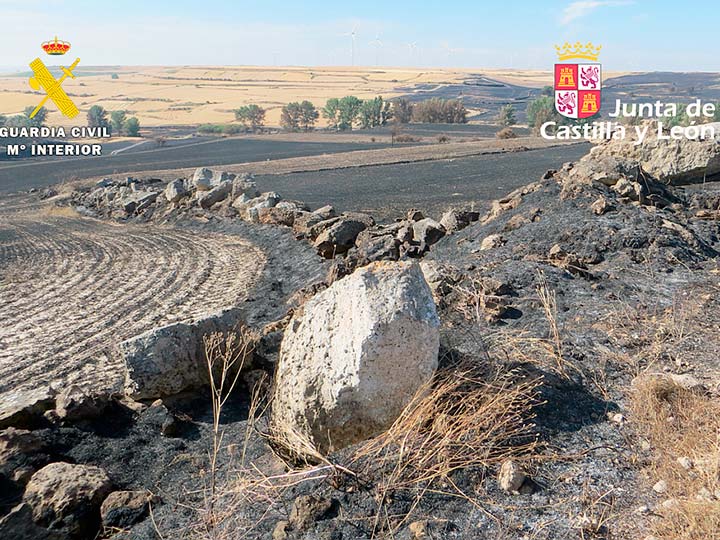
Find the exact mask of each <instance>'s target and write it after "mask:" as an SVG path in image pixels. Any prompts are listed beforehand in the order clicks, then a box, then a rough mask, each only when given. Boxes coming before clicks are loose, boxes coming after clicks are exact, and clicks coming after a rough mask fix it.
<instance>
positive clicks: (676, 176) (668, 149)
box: [590, 124, 720, 184]
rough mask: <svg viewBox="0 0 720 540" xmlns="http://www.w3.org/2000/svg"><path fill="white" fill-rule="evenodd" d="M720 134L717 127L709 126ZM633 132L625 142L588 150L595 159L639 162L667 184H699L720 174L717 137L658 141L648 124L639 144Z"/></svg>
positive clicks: (653, 127) (622, 140)
mask: <svg viewBox="0 0 720 540" xmlns="http://www.w3.org/2000/svg"><path fill="white" fill-rule="evenodd" d="M712 125H713V126H714V127H715V130H716V132H717V133H718V135H720V124H712ZM634 131H635V130H634V129H633V130H628V135H627V137H626V138H625V139H611V140H603V141H602V142H600V143H599V144H598V145H597V146H595V147H593V148H592V150H591V151H590V156H591V158H592V159H594V160H600V159H602V158H605V157H614V158H618V159H621V160H625V161H631V162H633V161H634V162H637V163H639V164H640V165H641V166H642V168H643V170H644V171H645V172H648V173H650V174H651V175H652V176H654V177H655V178H657V179H658V180H660V181H661V182H664V183H666V184H682V183H687V182H702V181H703V180H704V179H705V178H707V177H710V176H713V175H716V174H720V144H718V140H717V138H715V139H713V138H708V139H700V138H698V139H688V138H686V137H682V138H680V139H670V140H668V139H660V138H658V136H657V127H656V126H655V125H649V127H648V133H647V136H646V138H645V140H644V141H643V142H642V143H641V144H637V145H636V144H635V143H636V142H637V137H636V136H634V135H633V134H634Z"/></svg>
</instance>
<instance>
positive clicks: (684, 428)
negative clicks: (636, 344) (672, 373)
mask: <svg viewBox="0 0 720 540" xmlns="http://www.w3.org/2000/svg"><path fill="white" fill-rule="evenodd" d="M631 407H632V409H631V410H632V415H633V420H634V422H635V424H636V429H637V430H638V432H639V433H640V434H641V435H642V436H644V437H645V438H646V439H647V440H648V441H649V443H650V447H651V451H652V453H653V460H652V461H651V463H650V465H649V467H648V474H649V476H650V480H651V482H653V483H655V482H657V481H659V480H664V481H665V482H666V483H667V490H666V491H665V493H664V494H663V497H664V498H665V499H667V500H668V501H669V502H666V503H665V504H664V505H662V506H661V507H660V509H659V510H658V513H659V514H660V516H659V518H658V519H656V520H655V521H654V522H653V529H654V530H653V534H654V535H655V536H656V537H657V538H658V539H660V540H707V539H710V538H717V537H718V531H720V402H718V400H717V398H713V397H711V396H708V395H705V394H703V393H701V392H698V391H695V390H689V389H686V388H683V387H682V386H679V385H678V384H676V383H675V382H673V381H672V380H671V379H669V378H665V377H662V376H644V377H641V378H639V379H638V380H636V382H635V384H634V385H633V393H632V400H631ZM679 459H680V461H679ZM686 459H687V460H689V461H686ZM681 461H682V462H684V463H685V466H683V464H682V463H681ZM688 466H689V468H687V467H688Z"/></svg>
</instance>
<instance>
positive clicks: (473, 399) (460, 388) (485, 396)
mask: <svg viewBox="0 0 720 540" xmlns="http://www.w3.org/2000/svg"><path fill="white" fill-rule="evenodd" d="M514 375H515V373H506V374H503V375H498V376H496V377H494V378H493V379H492V380H491V381H490V382H488V381H487V379H486V377H485V374H483V373H481V371H480V368H479V367H478V363H477V362H472V361H460V362H459V363H458V364H456V365H455V366H452V367H449V368H443V369H441V370H439V371H438V372H437V373H436V376H435V377H434V379H433V380H432V381H431V382H430V383H428V384H427V385H426V386H425V387H424V388H422V389H420V391H418V392H417V394H416V395H415V397H414V398H413V400H412V401H411V402H410V404H409V405H408V406H407V407H406V408H405V410H404V412H403V413H402V414H401V416H400V417H399V418H398V419H397V421H396V422H395V423H394V424H393V425H392V427H391V428H390V429H389V430H388V431H387V432H385V433H383V434H382V435H380V436H378V437H376V438H375V439H373V440H371V441H369V442H368V443H367V444H365V445H363V446H361V447H360V448H359V449H358V450H357V451H356V452H355V454H354V455H353V457H352V460H351V463H352V465H351V467H352V468H354V469H355V470H356V471H358V472H359V475H360V477H363V478H368V479H372V480H373V481H374V484H375V486H376V489H377V492H378V493H377V497H376V499H377V500H378V501H380V510H379V511H378V514H377V518H376V522H375V531H376V532H377V531H378V529H379V528H383V527H384V528H386V529H389V530H391V531H392V530H397V529H398V528H400V527H401V526H402V525H403V523H405V521H407V519H408V518H409V516H410V515H411V513H412V511H411V512H409V513H408V514H407V515H406V516H405V517H404V518H403V519H402V520H400V522H399V523H394V524H390V523H389V522H388V523H384V524H383V525H382V526H381V524H380V519H381V516H382V515H383V514H384V513H385V514H386V512H385V510H384V508H383V507H384V506H385V505H386V501H389V500H391V499H392V494H393V493H395V492H397V491H406V492H411V493H414V494H416V495H415V497H416V500H415V503H414V504H413V507H414V506H416V505H417V504H418V503H419V502H420V500H421V499H422V498H423V497H424V495H425V494H426V493H438V490H442V489H443V488H442V487H440V486H441V485H449V486H451V487H450V493H448V494H449V495H452V496H457V497H461V498H463V499H466V500H468V501H470V502H471V503H473V504H478V503H477V502H476V501H475V499H474V496H473V495H470V494H467V493H465V492H464V491H463V490H462V489H461V488H460V487H458V486H457V485H456V484H455V483H454V482H453V479H452V475H453V473H454V472H456V471H458V470H464V471H466V472H467V471H472V470H478V469H479V470H484V469H486V468H488V467H490V466H493V465H496V464H499V463H501V462H502V461H504V460H506V459H508V458H510V457H516V456H522V455H529V454H531V453H532V452H533V451H534V450H535V449H536V447H537V441H536V439H535V438H534V437H532V436H531V435H532V424H531V423H530V421H531V419H532V410H531V409H532V407H533V405H534V404H535V403H536V402H537V399H536V388H537V387H538V386H539V384H540V383H539V381H524V382H514V381H513V376H514Z"/></svg>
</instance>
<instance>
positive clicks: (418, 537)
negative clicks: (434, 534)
mask: <svg viewBox="0 0 720 540" xmlns="http://www.w3.org/2000/svg"><path fill="white" fill-rule="evenodd" d="M427 528H428V523H427V521H413V522H412V523H411V524H410V525H409V526H408V529H409V530H410V533H411V534H412V540H423V539H424V538H428V532H427Z"/></svg>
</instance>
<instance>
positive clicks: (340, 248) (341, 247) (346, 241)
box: [314, 213, 374, 259]
mask: <svg viewBox="0 0 720 540" xmlns="http://www.w3.org/2000/svg"><path fill="white" fill-rule="evenodd" d="M333 219H335V220H336V221H334V222H333V224H332V225H331V226H330V227H328V228H327V229H326V230H325V231H323V232H322V233H320V234H319V235H318V236H317V238H316V239H315V244H314V245H315V248H316V249H317V250H318V253H319V254H320V255H322V256H323V257H325V258H326V259H331V258H333V257H334V256H335V255H341V254H343V253H346V252H347V251H348V250H349V249H350V248H351V247H353V245H355V239H356V238H357V237H358V235H359V234H360V233H361V232H362V231H364V230H365V229H367V228H368V227H371V226H372V225H374V221H373V219H372V218H370V217H369V216H366V215H365V214H357V213H348V214H343V215H342V216H340V217H339V218H333Z"/></svg>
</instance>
